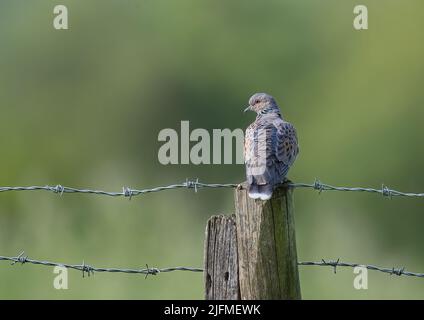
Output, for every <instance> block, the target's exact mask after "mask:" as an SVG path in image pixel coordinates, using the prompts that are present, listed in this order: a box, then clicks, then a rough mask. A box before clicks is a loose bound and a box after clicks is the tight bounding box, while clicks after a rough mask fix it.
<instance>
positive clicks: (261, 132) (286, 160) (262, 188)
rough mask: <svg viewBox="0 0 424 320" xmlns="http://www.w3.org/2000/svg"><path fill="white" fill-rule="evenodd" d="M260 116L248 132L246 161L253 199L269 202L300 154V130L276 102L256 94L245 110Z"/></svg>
mask: <svg viewBox="0 0 424 320" xmlns="http://www.w3.org/2000/svg"><path fill="white" fill-rule="evenodd" d="M249 110H250V111H254V112H256V113H257V116H256V120H255V121H254V122H253V123H252V124H251V125H250V126H249V127H248V128H247V129H246V134H245V141H244V161H245V164H246V177H247V183H248V186H249V188H248V193H249V197H250V198H253V199H261V200H268V199H270V198H271V197H272V193H273V191H274V189H275V187H276V186H277V185H278V184H280V183H282V182H283V181H284V179H285V177H286V175H287V172H288V171H289V169H290V167H291V165H292V164H293V162H294V161H295V159H296V157H297V154H298V152H299V147H298V143H297V135H296V129H295V128H294V126H293V125H292V124H290V123H288V122H287V121H285V120H284V119H283V118H282V116H281V113H280V108H279V107H278V105H277V103H276V101H275V99H274V98H273V97H271V96H270V95H268V94H266V93H256V94H254V95H253V96H252V97H251V98H250V99H249V106H248V107H247V108H246V109H245V110H244V111H245V112H246V111H249Z"/></svg>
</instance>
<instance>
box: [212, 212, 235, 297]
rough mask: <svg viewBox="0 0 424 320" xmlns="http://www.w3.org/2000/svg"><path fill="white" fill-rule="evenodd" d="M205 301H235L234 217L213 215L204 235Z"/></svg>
mask: <svg viewBox="0 0 424 320" xmlns="http://www.w3.org/2000/svg"><path fill="white" fill-rule="evenodd" d="M204 261H205V262H204V264H205V271H204V280H205V298H206V300H239V299H240V290H239V283H238V266H237V264H238V259H237V237H236V224H235V217H234V216H231V217H226V216H222V215H221V216H213V217H211V218H210V219H209V220H208V223H207V226H206V237H205V256H204Z"/></svg>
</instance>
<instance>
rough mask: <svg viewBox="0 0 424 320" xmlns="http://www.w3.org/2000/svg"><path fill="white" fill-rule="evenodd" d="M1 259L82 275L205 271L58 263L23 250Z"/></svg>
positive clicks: (197, 269)
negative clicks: (59, 268)
mask: <svg viewBox="0 0 424 320" xmlns="http://www.w3.org/2000/svg"><path fill="white" fill-rule="evenodd" d="M0 261H11V262H12V263H11V265H15V264H16V263H20V264H25V263H29V264H36V265H42V266H50V267H65V268H67V269H74V270H78V271H81V272H82V276H83V277H84V276H85V274H87V275H88V276H91V275H94V272H111V273H132V274H144V275H145V277H147V276H148V275H157V274H159V273H163V272H172V271H192V272H203V269H200V268H191V267H170V268H162V269H159V268H149V266H148V265H147V264H146V268H142V269H118V268H98V267H93V266H90V265H88V264H86V263H85V261H84V260H83V262H82V264H67V263H57V262H51V261H42V260H35V259H30V258H28V256H26V255H25V252H24V251H22V252H21V253H20V254H19V255H17V256H16V257H5V256H0Z"/></svg>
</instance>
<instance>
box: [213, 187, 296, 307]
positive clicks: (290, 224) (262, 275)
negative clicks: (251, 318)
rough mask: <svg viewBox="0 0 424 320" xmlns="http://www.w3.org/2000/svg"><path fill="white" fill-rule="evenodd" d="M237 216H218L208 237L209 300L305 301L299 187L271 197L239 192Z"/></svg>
mask: <svg viewBox="0 0 424 320" xmlns="http://www.w3.org/2000/svg"><path fill="white" fill-rule="evenodd" d="M235 212H236V215H235V221H234V218H233V217H223V216H214V217H212V218H211V219H210V220H209V221H208V225H207V228H206V239H205V288H206V299H243V300H244V299H251V300H256V299H301V294H300V283H299V273H298V268H297V252H296V237H295V228H294V217H293V216H294V208H293V190H292V189H290V188H287V187H286V186H281V187H279V188H278V189H277V190H275V192H274V195H273V197H272V199H270V200H269V201H261V200H253V199H250V198H249V197H248V195H247V190H246V186H245V185H242V186H241V188H238V189H236V190H235Z"/></svg>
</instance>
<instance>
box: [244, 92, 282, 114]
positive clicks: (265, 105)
mask: <svg viewBox="0 0 424 320" xmlns="http://www.w3.org/2000/svg"><path fill="white" fill-rule="evenodd" d="M246 111H254V112H256V113H257V114H265V113H269V112H277V113H279V112H280V108H278V105H277V102H276V101H275V99H274V98H273V97H272V96H270V95H269V94H266V93H255V94H254V95H253V96H251V97H250V99H249V106H248V107H247V108H246V109H244V112H246Z"/></svg>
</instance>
